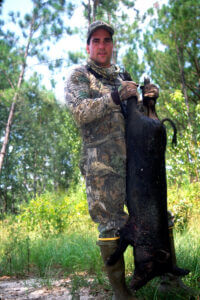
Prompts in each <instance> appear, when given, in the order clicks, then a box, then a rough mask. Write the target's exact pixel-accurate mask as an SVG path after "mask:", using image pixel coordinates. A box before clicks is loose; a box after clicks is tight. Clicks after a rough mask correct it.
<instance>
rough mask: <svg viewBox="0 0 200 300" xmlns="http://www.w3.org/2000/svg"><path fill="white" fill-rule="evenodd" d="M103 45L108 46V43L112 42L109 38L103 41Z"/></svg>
mask: <svg viewBox="0 0 200 300" xmlns="http://www.w3.org/2000/svg"><path fill="white" fill-rule="evenodd" d="M104 42H105V43H107V44H109V43H111V42H112V40H111V39H110V38H109V39H105V41H104Z"/></svg>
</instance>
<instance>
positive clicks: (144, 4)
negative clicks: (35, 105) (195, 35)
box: [2, 0, 167, 103]
mask: <svg viewBox="0 0 200 300" xmlns="http://www.w3.org/2000/svg"><path fill="white" fill-rule="evenodd" d="M78 2H80V4H81V3H82V0H77V3H78ZM155 2H159V5H162V4H163V3H166V2H167V0H159V1H156V0H153V1H151V0H136V5H135V8H136V9H138V10H139V11H140V12H144V11H145V10H147V9H148V8H149V7H151V6H152V5H153V4H154V3H155ZM31 10H32V1H31V0H18V1H16V0H4V4H3V11H2V12H3V18H4V19H5V20H6V16H7V15H8V12H9V11H14V12H17V11H19V12H20V15H21V16H23V15H24V14H25V13H28V12H30V11H31ZM77 22H78V24H81V25H82V26H83V28H85V29H86V26H87V23H86V21H85V19H84V17H83V16H82V14H81V5H80V6H79V7H78V9H77V10H76V12H75V14H74V16H73V17H72V18H71V19H70V25H71V26H76V25H77ZM10 29H11V30H13V28H10ZM15 32H16V28H15ZM16 33H17V32H16ZM84 38H85V37H83V36H82V37H81V36H80V35H73V36H67V38H66V37H65V38H63V39H62V40H60V41H59V42H57V43H56V44H53V45H52V47H51V52H50V58H51V60H54V59H57V58H59V59H60V58H62V59H63V61H64V63H63V67H62V68H61V69H59V70H57V71H56V72H55V73H54V75H53V79H54V80H55V81H56V82H57V83H56V87H55V89H54V92H55V94H56V98H57V99H58V100H59V101H60V102H62V103H63V102H64V80H65V79H64V77H66V75H67V71H68V65H67V60H66V62H65V59H66V58H67V52H68V51H69V50H70V51H72V49H73V50H76V51H80V49H81V51H85V45H84ZM29 66H30V67H29V69H28V70H27V72H26V77H27V78H28V77H29V76H30V75H31V74H32V72H34V71H37V72H38V73H39V74H41V75H42V77H43V79H42V84H43V85H45V86H46V88H47V89H49V90H51V89H52V87H51V84H50V80H51V79H52V74H51V73H50V71H49V70H48V68H47V67H46V66H45V65H39V66H38V64H37V61H36V60H33V59H31V60H30V61H29Z"/></svg>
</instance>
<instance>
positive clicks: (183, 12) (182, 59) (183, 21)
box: [142, 0, 200, 181]
mask: <svg viewBox="0 0 200 300" xmlns="http://www.w3.org/2000/svg"><path fill="white" fill-rule="evenodd" d="M153 13H154V12H153V10H152V9H151V10H149V14H150V15H151V16H152V18H151V21H150V23H149V26H148V30H146V32H145V34H144V39H143V44H142V46H143V48H144V52H145V59H146V61H147V62H148V64H149V70H150V75H151V77H152V78H153V79H154V81H155V82H156V83H157V84H159V86H160V87H161V90H162V93H161V97H160V99H159V103H158V104H159V110H160V114H161V116H166V115H168V116H170V117H171V118H172V119H175V120H176V122H177V126H178V131H179V135H180V139H179V140H180V144H181V145H182V149H180V148H179V152H177V153H176V154H175V153H173V154H174V155H175V157H176V158H177V162H178V164H179V167H180V169H182V170H183V169H184V171H183V173H184V172H185V171H186V169H187V172H188V175H189V177H190V180H191V181H192V180H199V167H198V161H199V151H198V145H199V129H200V128H199V121H198V103H199V99H200V93H199V74H200V72H199V71H200V65H199V58H200V57H199V46H200V41H199V33H198V28H199V26H200V19H199V14H200V7H199V3H198V1H197V0H187V1H183V0H176V1H169V4H168V5H164V6H163V7H162V8H161V9H157V15H158V17H154V14H153ZM161 46H162V47H161ZM178 91H181V93H179V92H178ZM170 94H171V96H170ZM177 95H179V96H177ZM181 95H182V96H181ZM178 99H179V100H178ZM180 99H181V100H182V105H180V104H181V103H180ZM170 100H171V101H170ZM177 101H178V102H177ZM183 141H184V145H183ZM183 151H184V153H183ZM181 153H182V156H181V157H180V154H181ZM171 154H172V153H171ZM184 156H186V158H187V159H185V158H184ZM178 157H179V158H178ZM183 164H184V166H185V167H184V168H182V166H183ZM186 165H187V167H186ZM183 173H182V174H183Z"/></svg>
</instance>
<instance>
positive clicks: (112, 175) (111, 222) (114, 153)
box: [85, 139, 128, 238]
mask: <svg viewBox="0 0 200 300" xmlns="http://www.w3.org/2000/svg"><path fill="white" fill-rule="evenodd" d="M125 168H126V153H125V143H124V141H123V139H116V140H111V141H109V142H107V143H106V144H104V145H101V146H99V147H96V148H89V149H87V168H86V170H87V171H86V174H85V179H86V192H87V200H88V207H89V213H90V216H91V218H92V220H93V221H94V222H95V223H98V224H99V226H98V229H99V233H100V237H102V238H106V237H115V236H117V235H118V234H117V232H118V230H119V228H121V227H122V226H123V225H124V224H125V223H126V221H127V219H128V215H127V214H126V213H125V212H124V204H125V197H126V170H125Z"/></svg>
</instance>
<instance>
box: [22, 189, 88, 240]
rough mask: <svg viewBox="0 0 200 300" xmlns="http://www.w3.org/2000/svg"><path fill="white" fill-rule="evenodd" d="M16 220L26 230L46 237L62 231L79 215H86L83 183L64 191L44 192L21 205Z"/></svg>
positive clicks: (78, 217)
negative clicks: (66, 191)
mask: <svg viewBox="0 0 200 300" xmlns="http://www.w3.org/2000/svg"><path fill="white" fill-rule="evenodd" d="M20 210H21V213H20V214H19V216H17V222H18V223H20V224H21V225H24V226H25V227H26V228H27V230H28V231H29V232H30V231H37V232H38V233H39V234H41V235H43V236H45V237H47V236H49V235H50V234H59V233H62V232H64V231H65V230H66V229H67V228H68V227H69V226H71V225H72V223H73V222H75V221H77V220H78V219H80V217H81V216H87V215H88V211H87V201H86V195H85V190H84V185H79V186H78V187H77V189H76V190H75V191H70V192H69V193H68V194H66V193H45V194H43V195H40V196H38V197H37V198H36V199H33V200H31V201H30V202H29V203H28V204H26V205H24V204H23V205H21V207H20Z"/></svg>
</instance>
